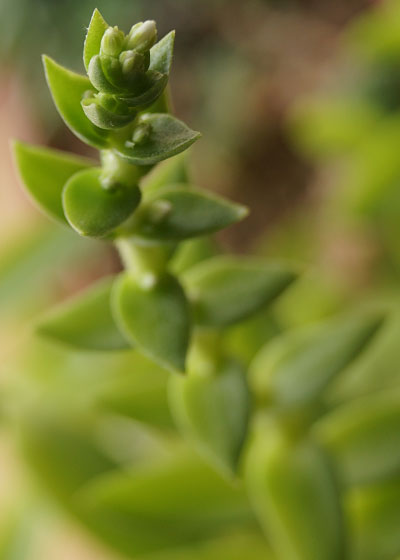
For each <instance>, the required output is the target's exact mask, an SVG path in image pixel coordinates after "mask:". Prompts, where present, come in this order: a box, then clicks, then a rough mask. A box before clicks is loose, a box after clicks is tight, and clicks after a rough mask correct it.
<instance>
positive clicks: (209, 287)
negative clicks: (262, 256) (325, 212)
mask: <svg viewBox="0 0 400 560" xmlns="http://www.w3.org/2000/svg"><path fill="white" fill-rule="evenodd" d="M295 278H296V275H295V273H294V272H292V271H291V270H289V269H288V268H286V267H283V266H280V265H278V264H274V263H268V262H265V261H263V260H259V259H254V258H240V259H239V258H237V257H231V256H218V257H214V258H212V259H208V260H206V261H203V262H201V263H200V264H198V265H196V266H194V267H193V268H191V269H189V270H188V271H187V272H186V273H185V274H184V276H183V279H182V281H183V284H184V286H185V288H186V290H187V293H188V295H189V299H191V301H192V303H193V307H194V313H195V320H196V322H197V323H198V324H200V325H208V326H226V325H230V324H232V323H235V322H237V321H241V320H243V319H245V318H246V317H248V316H249V315H251V314H253V313H255V312H257V311H259V310H260V309H261V308H262V307H263V306H265V305H267V304H269V303H271V301H272V300H273V299H275V298H276V297H277V296H278V295H279V294H281V293H282V292H283V290H285V289H286V288H287V287H288V286H289V285H290V284H291V283H292V282H293V281H294V279H295Z"/></svg>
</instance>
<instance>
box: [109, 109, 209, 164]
mask: <svg viewBox="0 0 400 560" xmlns="http://www.w3.org/2000/svg"><path fill="white" fill-rule="evenodd" d="M140 120H141V123H147V124H149V125H150V127H151V133H150V136H149V138H148V139H147V140H146V142H144V143H140V144H135V143H133V142H132V141H131V138H129V137H127V136H126V135H125V136H117V137H116V138H114V140H113V143H114V144H113V145H114V149H115V151H116V152H117V154H118V155H119V156H121V157H123V158H125V159H127V160H128V161H130V162H131V163H134V164H136V165H151V164H154V163H158V162H159V161H162V160H163V159H167V158H169V157H171V156H174V155H176V154H179V153H180V152H183V151H184V150H186V149H187V148H189V146H191V145H192V144H193V143H194V142H195V141H196V140H197V139H198V138H200V133H199V132H195V131H193V130H191V129H190V128H188V127H187V126H186V125H185V124H184V123H183V122H182V121H180V120H178V119H176V118H175V117H172V116H171V115H167V114H165V113H147V114H145V115H142V116H141V119H140Z"/></svg>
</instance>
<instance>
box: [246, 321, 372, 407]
mask: <svg viewBox="0 0 400 560" xmlns="http://www.w3.org/2000/svg"><path fill="white" fill-rule="evenodd" d="M382 323H383V315H382V314H381V313H378V312H368V313H367V312H365V313H358V314H355V315H351V316H350V317H345V318H341V319H340V320H336V321H334V322H332V323H328V324H326V325H323V326H318V327H313V328H312V329H306V330H300V331H294V332H288V333H287V334H285V335H283V336H281V337H279V338H277V339H276V340H273V341H272V342H271V343H268V344H267V345H266V346H265V347H264V348H262V349H261V350H260V352H259V354H257V356H256V357H255V359H254V361H253V363H252V365H251V368H250V379H251V383H252V385H253V387H254V390H255V392H256V393H257V394H258V395H259V396H261V397H262V398H264V399H266V400H267V401H270V400H272V401H274V402H276V403H279V404H281V405H285V406H299V405H304V404H307V403H311V402H312V401H313V400H314V399H316V398H317V397H319V395H321V393H322V392H323V391H324V390H325V388H326V387H327V386H328V384H329V383H330V382H331V381H332V380H333V378H334V377H335V376H336V375H338V374H339V373H340V372H341V371H343V370H344V369H345V368H346V367H347V366H348V365H349V364H350V363H351V362H352V361H353V360H355V359H356V358H357V357H358V356H359V355H360V354H361V352H362V351H363V350H364V349H365V348H366V347H367V346H368V344H369V343H370V342H371V340H372V338H373V337H374V335H375V334H376V333H377V332H378V331H379V328H380V327H381V325H382Z"/></svg>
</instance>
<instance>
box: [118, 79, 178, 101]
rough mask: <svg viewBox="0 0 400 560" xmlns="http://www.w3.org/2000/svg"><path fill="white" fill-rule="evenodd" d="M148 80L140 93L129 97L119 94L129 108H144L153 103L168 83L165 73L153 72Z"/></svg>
mask: <svg viewBox="0 0 400 560" xmlns="http://www.w3.org/2000/svg"><path fill="white" fill-rule="evenodd" d="M149 82H150V83H149V86H148V87H147V89H146V90H145V91H144V92H143V93H141V94H140V95H135V96H130V97H129V96H123V97H122V96H121V100H122V101H124V103H126V104H127V105H128V106H129V107H131V108H135V109H140V108H142V109H144V108H145V107H148V106H149V105H151V104H152V103H154V102H155V101H156V100H157V99H158V97H160V95H161V94H162V92H163V91H164V89H165V86H166V85H167V83H168V76H167V75H166V74H160V73H159V72H153V73H152V75H150V77H149Z"/></svg>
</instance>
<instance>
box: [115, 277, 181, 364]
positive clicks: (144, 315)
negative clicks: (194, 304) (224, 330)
mask: <svg viewBox="0 0 400 560" xmlns="http://www.w3.org/2000/svg"><path fill="white" fill-rule="evenodd" d="M149 280H150V281H149V285H147V286H146V285H141V284H140V283H138V282H137V281H136V280H135V279H134V278H133V277H132V276H131V275H130V274H129V273H126V274H123V275H121V276H120V277H119V279H118V280H117V281H116V284H115V289H114V293H113V298H112V299H113V311H114V316H115V320H116V322H117V325H118V326H119V328H120V329H121V331H122V333H123V334H124V335H125V336H126V337H127V338H128V340H131V341H132V342H133V343H134V344H137V346H138V347H139V349H140V350H142V351H143V352H144V354H146V355H148V356H149V357H150V358H152V359H153V360H154V361H155V362H157V363H158V364H160V365H162V366H163V367H166V368H168V369H172V370H178V371H180V372H183V371H184V370H185V359H186V352H187V348H188V343H189V335H190V327H191V326H190V314H189V306H188V303H187V300H186V297H185V294H184V292H183V290H182V288H181V286H180V284H179V283H178V281H177V280H176V279H175V278H174V277H172V276H168V275H166V276H163V277H161V278H156V277H154V279H153V277H151V278H149Z"/></svg>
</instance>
